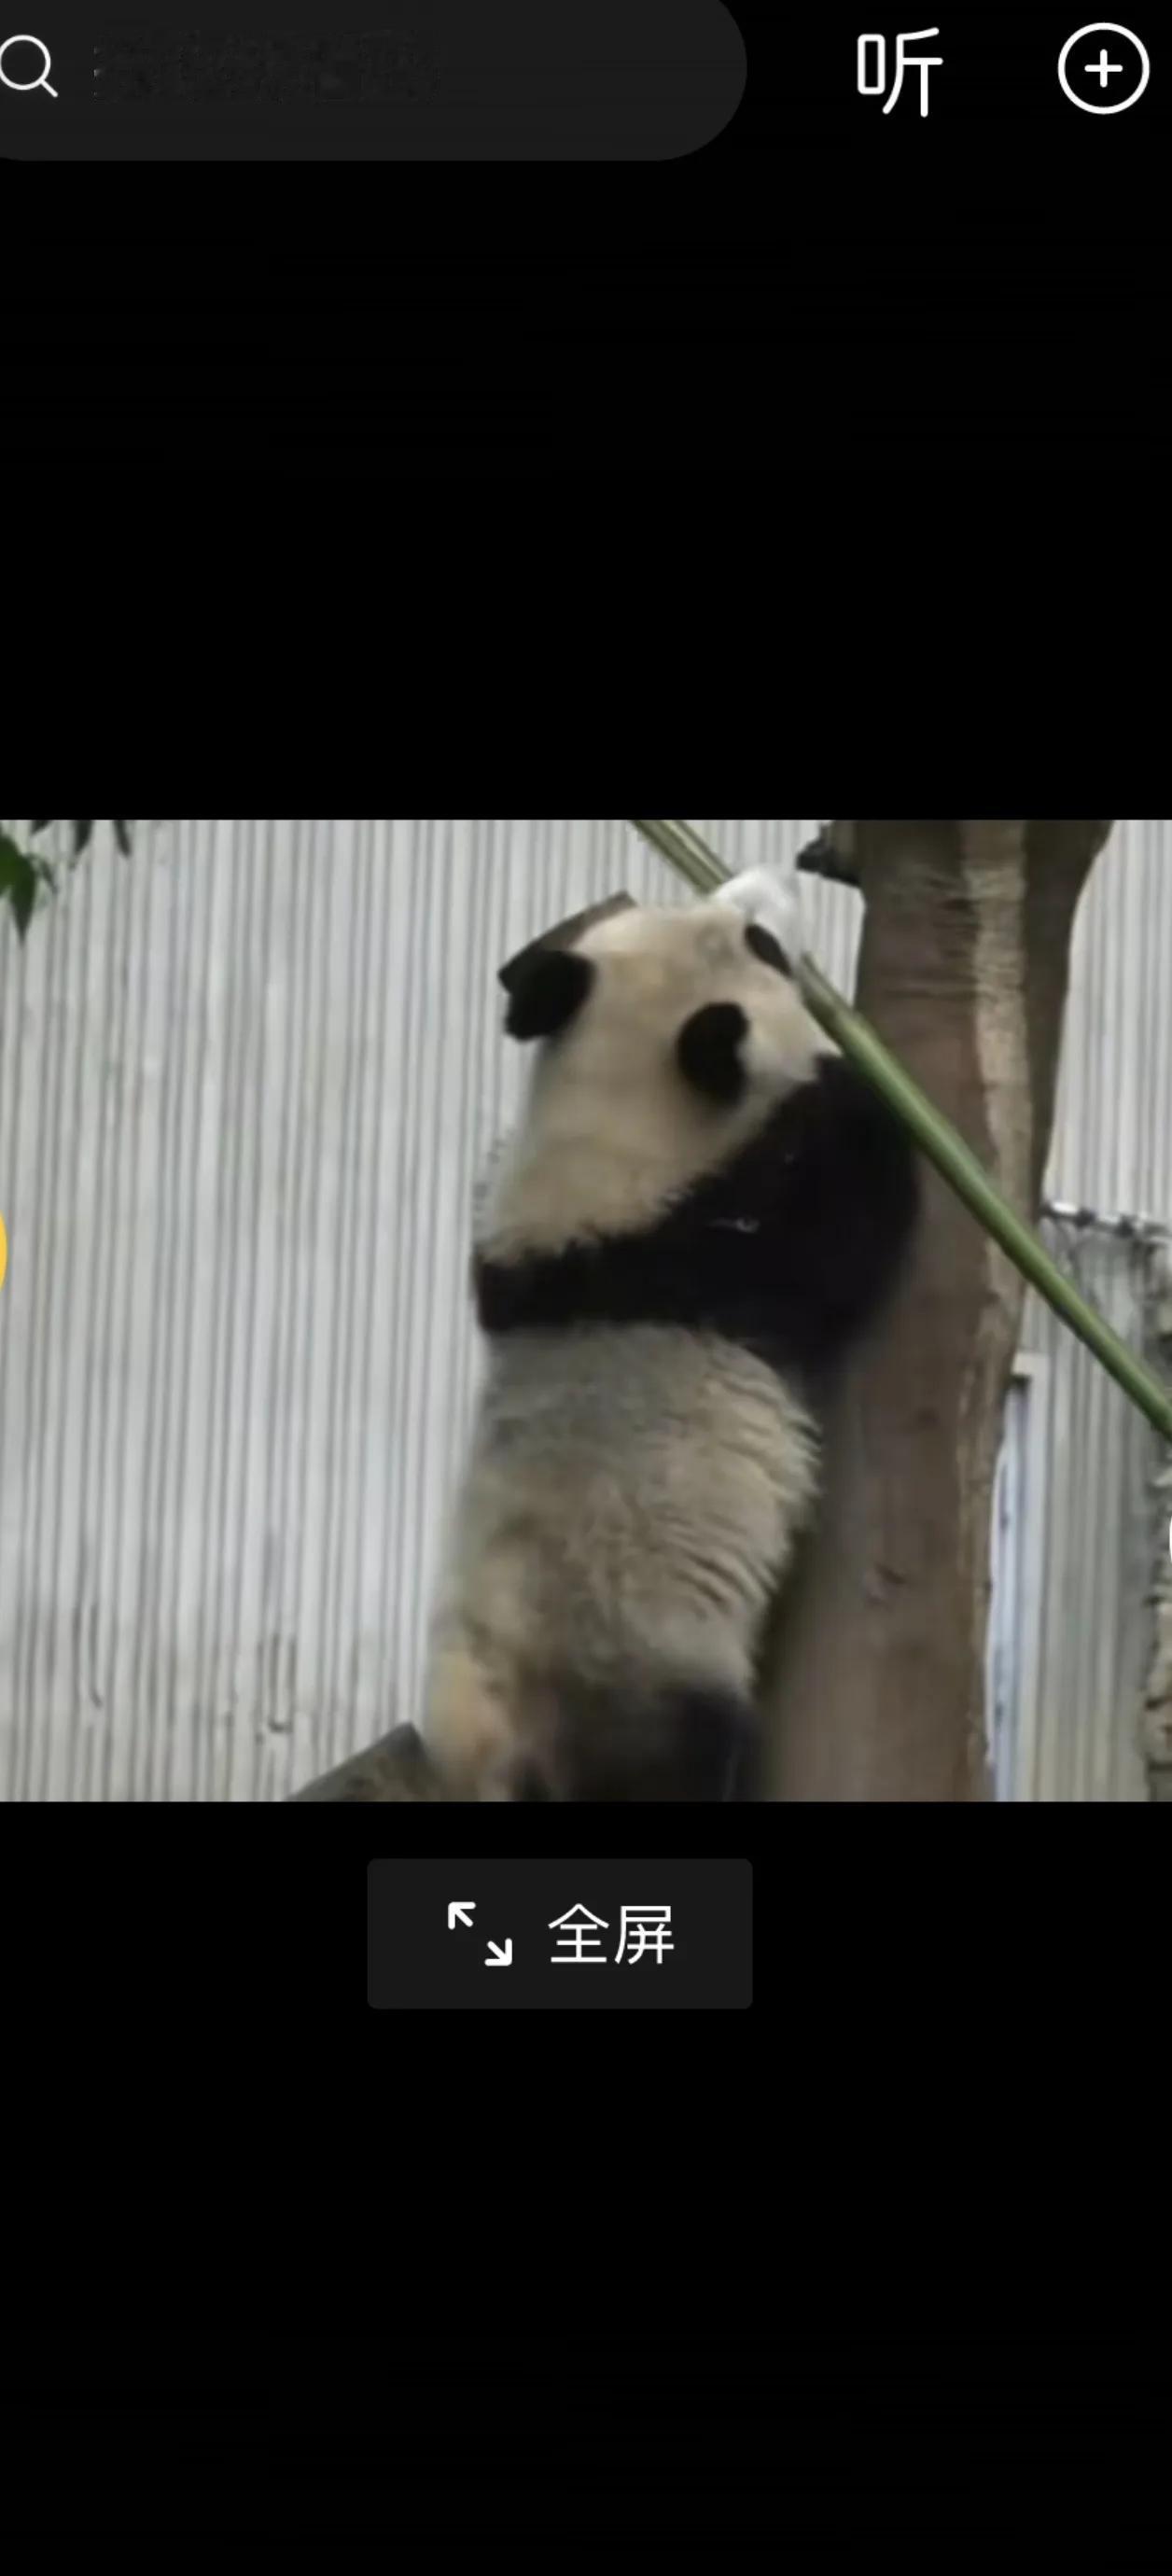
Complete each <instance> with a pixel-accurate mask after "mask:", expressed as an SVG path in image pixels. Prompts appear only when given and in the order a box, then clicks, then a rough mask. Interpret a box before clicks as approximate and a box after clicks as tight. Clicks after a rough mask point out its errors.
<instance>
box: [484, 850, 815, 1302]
mask: <svg viewBox="0 0 1172 2576" xmlns="http://www.w3.org/2000/svg"><path fill="white" fill-rule="evenodd" d="M502 981H503V982H504V984H505V987H506V990H507V993H508V1017H507V1021H506V1027H507V1029H508V1032H509V1035H510V1036H511V1037H512V1038H514V1039H516V1040H519V1041H520V1042H521V1043H522V1044H524V1045H527V1046H529V1045H531V1046H533V1047H534V1048H535V1049H536V1050H537V1052H536V1056H535V1062H534V1067H533V1078H532V1082H531V1085H530V1089H529V1095H528V1100H527V1103H526V1107H525V1110H524V1113H523V1116H522V1119H521V1123H520V1127H519V1129H518V1132H517V1134H516V1135H515V1137H514V1138H513V1139H512V1141H511V1143H510V1146H509V1148H508V1150H507V1151H506V1152H505V1154H504V1155H503V1156H502V1157H501V1159H500V1161H499V1163H498V1165H497V1168H496V1171H495V1173H494V1175H493V1179H492V1184H491V1187H490V1190H489V1193H488V1198H487V1203H486V1206H485V1211H484V1219H483V1224H482V1228H481V1242H482V1245H483V1246H484V1247H485V1248H486V1249H491V1251H492V1253H493V1255H494V1257H495V1258H497V1259H500V1260H509V1259H520V1258H523V1257H524V1256H525V1255H527V1254H530V1253H550V1252H556V1251H559V1250H561V1249H562V1248H563V1247H564V1246H566V1245H568V1244H570V1243H572V1242H575V1241H581V1240H583V1239H586V1240H588V1239H590V1238H598V1237H600V1236H606V1235H611V1234H614V1233H624V1232H632V1231H636V1230H638V1229H640V1228H642V1227H644V1226H647V1225H650V1224H654V1222H655V1220H656V1218H657V1217H658V1216H659V1215H661V1214H663V1213H665V1212H666V1210H667V1209H668V1208H669V1207H670V1206H671V1205H672V1204H673V1203H674V1202H675V1201H676V1200H677V1199H679V1198H680V1197H681V1196H682V1195H683V1193H684V1192H685V1191H686V1190H688V1189H689V1188H691V1187H692V1186H693V1185H694V1184H695V1183H696V1182H697V1181H699V1180H701V1179H703V1178H704V1177H706V1176H707V1175H708V1174H710V1173H712V1172H715V1171H716V1170H718V1169H719V1168H720V1167H721V1165H723V1164H724V1163H726V1162H728V1161H730V1160H731V1159H732V1158H733V1157H734V1156H735V1155H736V1154H737V1153H738V1152H739V1151H740V1149H741V1148H742V1147H743V1146H744V1145H746V1144H747V1143H748V1142H749V1140H750V1139H751V1138H752V1137H753V1136H754V1135H755V1134H756V1132H757V1130H758V1129H759V1128H761V1127H762V1126H764V1125H765V1123H766V1121H767V1120H768V1119H769V1118H770V1117H771V1116H772V1114H773V1112H774V1111H775V1110H776V1109H777V1108H778V1107H779V1106H780V1105H781V1103H782V1102H783V1101H784V1100H785V1099H786V1098H787V1097H788V1095H789V1094H790V1093H791V1092H792V1091H794V1090H795V1089H796V1088H797V1087H798V1086H799V1085H801V1084H803V1083H807V1082H810V1081H812V1080H814V1079H815V1078H816V1076H817V1072H818V1067H819V1063H820V1062H821V1060H822V1059H823V1058H825V1057H826V1056H833V1055H834V1053H835V1049H834V1047H833V1045H832V1042H831V1041H830V1039H828V1038H827V1037H825V1036H824V1035H823V1033H822V1031H821V1030H820V1029H819V1028H818V1026H817V1024H816V1022H815V1021H814V1020H812V1019H811V1017H810V1014H809V1012H808V1011H807V1010H806V1008H805V1006H804V1004H803V1002H802V998H801V994H800V991H799V988H798V984H797V981H796V978H795V975H794V971H793V966H792V962H791V960H790V958H789V957H788V956H787V955H786V953H785V951H784V949H783V948H782V946H781V945H780V942H779V940H778V939H777V937H776V935H775V933H774V932H773V931H771V930H769V929H766V928H765V927H764V925H762V924H760V923H757V922H753V921H750V920H746V918H745V917H744V915H743V914H742V913H740V912H739V911H736V910H734V909H733V908H732V907H731V905H729V904H727V903H725V902H722V901H719V900H714V901H712V902H710V903H705V904H698V905H695V906H692V907H690V908H688V909H687V910H681V911H658V910H656V911H651V910H642V909H640V908H639V907H637V906H634V905H632V906H630V907H629V908H627V909H624V910H622V911H619V912H617V913H615V914H613V915H612V917H611V918H609V919H606V920H603V921H600V922H599V923H597V924H596V925H595V926H594V927H592V928H590V929H588V930H586V931H585V932H584V934H583V935H582V936H581V937H580V938H579V939H578V940H577V941H576V942H575V944H574V945H573V946H572V947H569V948H567V947H557V946H549V947H541V946H539V947H536V948H533V949H530V950H528V951H526V953H525V955H524V956H523V957H521V958H519V959H517V960H516V961H515V962H514V964H513V965H512V966H509V967H506V969H505V970H504V974H503V977H502Z"/></svg>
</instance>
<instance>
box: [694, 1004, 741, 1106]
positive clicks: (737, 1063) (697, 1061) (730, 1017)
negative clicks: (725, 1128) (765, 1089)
mask: <svg viewBox="0 0 1172 2576" xmlns="http://www.w3.org/2000/svg"><path fill="white" fill-rule="evenodd" d="M748 1034H749V1023H748V1020H747V1019H746V1017H745V1014H744V1012H743V1011H742V1009H741V1006H740V1004H739V1002H709V1003H708V1004H707V1006H706V1008H705V1009H704V1010H702V1011H694V1012H693V1013H692V1017H691V1019H690V1020H685V1022H684V1025H683V1027H682V1029H681V1030H680V1034H679V1037H678V1038H677V1040H676V1055H677V1058H678V1060H679V1065H680V1070H681V1072H682V1073H683V1074H684V1076H685V1077H686V1079H687V1081H689V1082H690V1083H691V1084H692V1086H693V1088H694V1089H695V1090H696V1091H702V1092H703V1093H704V1096H705V1098H706V1099H708V1100H718V1101H720V1102H721V1103H722V1105H725V1106H731V1105H732V1104H733V1103H734V1102H736V1101H738V1100H739V1099H740V1097H741V1094H742V1092H743V1091H744V1089H745V1084H746V1081H747V1079H748V1077H747V1075H746V1072H745V1068H744V1065H743V1063H742V1061H741V1048H742V1046H743V1045H744V1042H745V1039H746V1038H747V1036H748Z"/></svg>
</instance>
